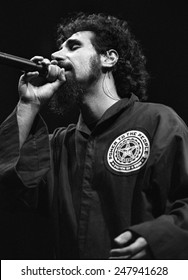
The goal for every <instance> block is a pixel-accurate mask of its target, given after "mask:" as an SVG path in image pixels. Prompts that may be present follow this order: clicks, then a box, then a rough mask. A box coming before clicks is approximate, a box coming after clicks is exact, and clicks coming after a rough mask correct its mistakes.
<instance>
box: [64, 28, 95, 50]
mask: <svg viewBox="0 0 188 280" xmlns="http://www.w3.org/2000/svg"><path fill="white" fill-rule="evenodd" d="M93 37H94V33H93V32H92V31H79V32H76V33H74V34H73V35H72V36H71V37H69V38H68V39H67V40H66V41H65V42H64V43H63V44H62V47H63V46H64V45H66V44H67V43H68V42H70V41H73V40H79V41H80V42H82V43H84V44H88V45H91V44H92V43H91V40H92V39H93Z"/></svg>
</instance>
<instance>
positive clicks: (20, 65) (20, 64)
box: [0, 52, 48, 77]
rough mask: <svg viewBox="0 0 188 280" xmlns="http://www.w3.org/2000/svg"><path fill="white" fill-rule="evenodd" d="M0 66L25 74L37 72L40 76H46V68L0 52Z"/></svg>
mask: <svg viewBox="0 0 188 280" xmlns="http://www.w3.org/2000/svg"><path fill="white" fill-rule="evenodd" d="M0 64H3V65H8V66H11V67H14V68H17V69H20V70H22V71H25V72H33V71H38V72H39V74H40V76H44V77H46V75H47V74H48V69H47V67H45V66H43V65H39V64H36V63H34V62H32V61H31V60H29V59H25V58H22V57H19V56H15V55H11V54H7V53H3V52H0Z"/></svg>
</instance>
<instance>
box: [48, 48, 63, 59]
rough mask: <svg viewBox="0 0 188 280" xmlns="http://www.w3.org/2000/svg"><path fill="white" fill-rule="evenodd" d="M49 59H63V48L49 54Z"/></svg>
mask: <svg viewBox="0 0 188 280" xmlns="http://www.w3.org/2000/svg"><path fill="white" fill-rule="evenodd" d="M51 59H52V60H57V61H59V60H64V59H65V54H64V51H63V50H59V51H56V52H54V53H52V54H51Z"/></svg>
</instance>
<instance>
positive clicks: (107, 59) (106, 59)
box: [101, 49, 119, 69]
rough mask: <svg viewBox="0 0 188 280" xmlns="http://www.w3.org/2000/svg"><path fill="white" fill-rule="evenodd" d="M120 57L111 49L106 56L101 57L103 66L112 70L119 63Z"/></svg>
mask: <svg viewBox="0 0 188 280" xmlns="http://www.w3.org/2000/svg"><path fill="white" fill-rule="evenodd" d="M118 59H119V55H118V53H117V51H116V50H114V49H110V50H108V51H107V52H106V54H103V55H101V64H102V66H103V67H104V68H106V69H107V68H108V69H110V68H112V67H113V66H114V65H115V64H116V63H117V61H118Z"/></svg>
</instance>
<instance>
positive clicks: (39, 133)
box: [0, 109, 50, 207]
mask: <svg viewBox="0 0 188 280" xmlns="http://www.w3.org/2000/svg"><path fill="white" fill-rule="evenodd" d="M49 168H50V146H49V136H48V130H47V127H46V125H45V123H44V121H43V119H42V118H41V117H40V116H38V117H37V118H36V120H35V122H34V124H33V127H32V129H31V132H30V134H29V136H28V139H27V140H26V142H25V143H24V145H23V146H22V148H21V150H20V148H19V130H18V123H17V116H16V109H15V110H14V111H13V113H12V114H11V115H10V116H9V117H8V118H7V119H6V120H5V121H4V122H3V123H2V124H1V126H0V193H1V207H2V205H4V206H5V207H6V206H8V207H10V206H12V202H13V201H14V203H15V201H17V202H18V201H19V202H20V201H22V203H25V204H26V205H27V206H28V207H36V204H37V198H38V195H39V193H38V192H39V190H38V188H37V187H38V186H39V184H40V182H41V180H42V178H43V176H44V175H45V174H46V173H47V171H48V170H49ZM8 201H9V202H8ZM6 203H8V204H9V205H6ZM14 206H15V205H14Z"/></svg>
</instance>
